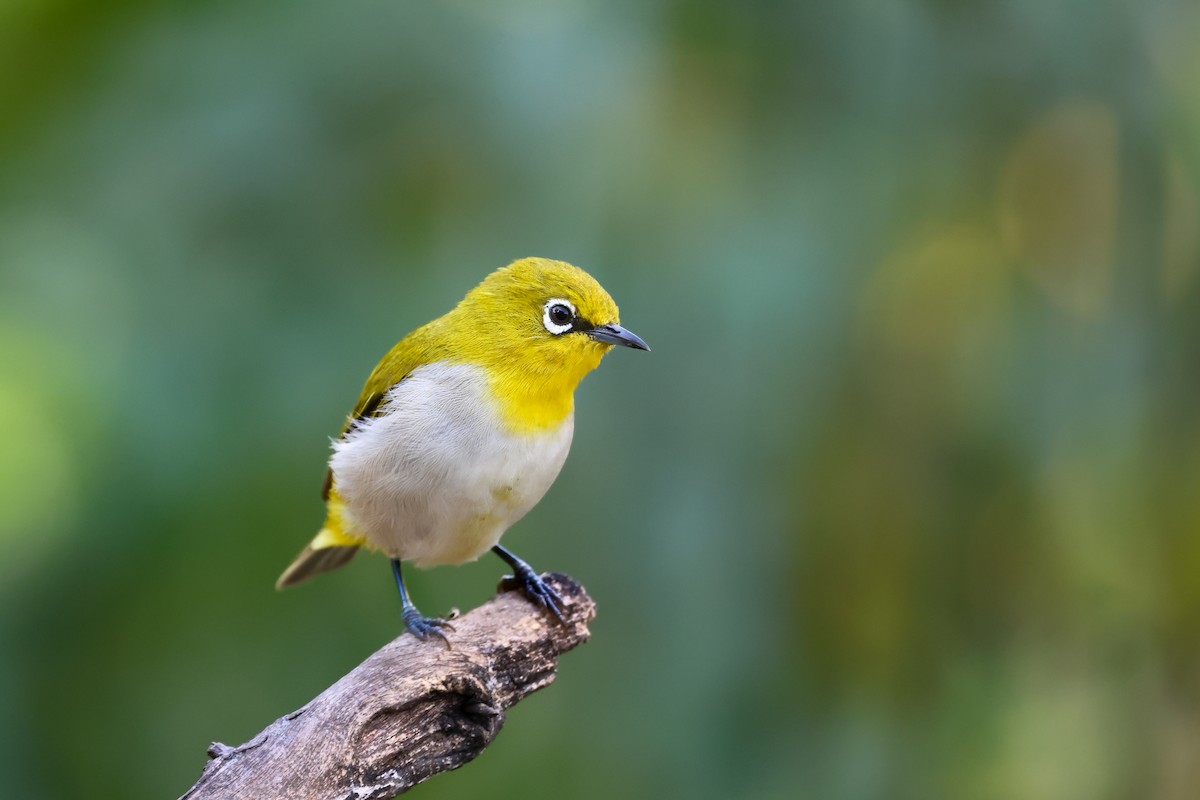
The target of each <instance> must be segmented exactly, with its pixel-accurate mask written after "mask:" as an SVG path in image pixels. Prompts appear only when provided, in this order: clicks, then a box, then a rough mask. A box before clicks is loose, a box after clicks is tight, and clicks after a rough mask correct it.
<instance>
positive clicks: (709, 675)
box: [0, 0, 1200, 800]
mask: <svg viewBox="0 0 1200 800" xmlns="http://www.w3.org/2000/svg"><path fill="white" fill-rule="evenodd" d="M1198 41H1200V6H1197V4H1196V3H1194V2H1188V0H1177V1H1176V0H1136V1H1135V0H1128V1H1127V2H1116V1H1115V0H1114V1H1106V0H1101V1H1100V2H1096V1H1095V0H1086V1H1085V0H1074V1H1064V2H1047V1H1046V0H1015V1H1014V0H1009V1H1007V2H1001V0H983V1H982V2H974V3H970V2H965V1H964V2H956V1H955V0H923V1H920V0H905V1H903V2H901V1H899V0H896V1H893V2H885V1H884V0H875V1H872V2H868V0H825V1H824V2H808V3H787V2H740V3H732V2H715V1H711V0H710V1H709V2H671V0H609V1H608V2H600V1H599V0H594V1H591V2H588V1H585V0H566V1H564V2H557V3H553V4H551V3H538V2H532V0H512V1H507V0H506V1H503V2H488V3H484V2H469V1H468V0H460V1H459V2H444V3H436V4H430V3H417V2H396V1H395V0H392V1H391V2H387V1H385V0H373V1H372V2H344V3H328V2H297V1H296V0H292V1H290V2H283V0H274V1H273V2H260V3H235V2H228V0H225V1H220V2H205V3H174V4H171V3H150V2H142V1H141V0H125V1H124V2H112V3H93V2H83V0H42V1H41V2H37V1H36V0H27V1H25V2H22V1H21V0H15V1H10V2H5V3H2V4H0V315H2V316H0V331H2V335H0V366H2V369H0V426H2V427H0V430H2V431H3V442H4V443H3V447H2V448H0V721H2V722H0V724H2V726H3V727H2V729H0V737H2V738H3V740H4V742H5V745H4V747H3V748H0V794H2V795H3V796H4V797H22V798H59V797H123V798H162V797H175V796H177V795H178V794H180V793H182V792H183V791H184V790H185V789H187V787H188V786H189V785H190V784H191V783H192V781H193V780H194V779H195V778H196V777H197V776H198V775H199V772H200V769H201V766H202V765H203V763H204V760H205V758H204V749H205V747H206V746H207V744H208V743H209V742H210V741H211V740H214V739H216V740H220V741H224V742H228V743H238V742H241V741H244V740H246V739H247V738H249V737H251V736H252V735H253V734H255V733H256V732H257V731H258V730H259V729H260V728H261V727H263V726H264V725H265V724H266V723H268V722H270V721H271V720H273V719H275V718H276V717H277V716H279V715H281V714H283V713H285V712H288V711H290V710H292V709H294V708H296V707H298V706H299V705H301V704H302V703H304V702H306V701H307V700H308V699H309V698H310V697H311V696H312V695H314V694H315V693H316V692H318V691H320V690H321V689H323V688H324V687H326V686H327V685H328V684H330V683H331V682H333V680H335V679H336V678H337V677H339V676H340V675H342V674H343V673H344V672H345V671H347V670H348V669H349V668H351V667H352V666H353V665H354V664H356V663H357V662H359V661H360V660H361V659H363V658H364V657H365V656H366V655H368V654H369V653H370V652H372V651H373V650H374V649H375V648H377V647H378V646H380V645H382V644H383V643H384V642H386V641H387V640H389V639H390V638H391V637H393V636H394V635H396V634H397V633H398V632H399V630H400V620H399V614H398V607H397V600H396V597H395V589H394V587H393V585H392V582H391V576H390V574H389V571H388V568H387V565H386V562H385V561H384V560H383V559H381V558H378V557H373V558H360V559H358V560H357V561H356V562H355V563H353V564H352V565H351V566H350V567H349V568H347V569H345V570H343V571H341V572H339V573H336V574H332V575H329V576H327V577H324V578H322V579H321V580H319V581H316V582H314V583H312V584H309V585H306V586H304V587H301V588H299V589H297V590H293V591H289V592H286V593H277V592H276V591H275V590H274V589H273V588H272V584H273V581H274V580H275V578H276V576H277V575H278V574H279V572H280V571H281V570H282V568H283V567H284V566H285V565H286V564H287V563H288V561H289V559H290V558H291V557H292V556H293V555H294V554H295V552H296V551H297V550H298V549H299V548H300V547H301V546H302V545H303V543H304V542H305V541H306V540H307V539H308V538H309V536H310V535H311V534H312V533H313V532H314V531H315V530H316V528H317V526H318V524H319V522H320V520H321V514H322V510H321V503H320V497H319V489H320V485H321V479H322V476H323V472H324V463H325V459H326V454H327V452H328V439H329V437H330V436H331V435H333V434H335V433H336V432H337V430H338V429H339V426H340V424H341V422H342V420H343V417H344V415H345V413H346V412H347V411H348V410H349V408H350V406H351V405H352V404H353V402H354V400H355V398H356V397H357V392H358V390H359V387H360V386H361V384H362V381H363V380H364V379H365V377H366V375H367V373H368V372H369V371H370V369H371V367H372V366H373V365H374V363H375V361H376V360H377V359H378V358H379V356H380V355H382V354H383V352H384V351H386V349H387V348H388V347H389V346H390V345H391V344H392V343H393V342H394V341H395V340H396V339H398V338H399V337H400V336H402V335H403V334H404V333H406V332H407V331H408V330H410V329H411V328H413V327H415V326H416V325H418V324H420V323H423V322H425V321H426V320H427V319H429V318H431V317H433V316H436V315H438V314H440V313H442V312H444V311H445V310H448V309H449V308H450V306H451V305H452V304H453V303H454V302H456V301H457V300H458V299H459V298H460V297H461V296H462V294H463V293H464V292H465V291H466V290H467V289H468V288H470V287H471V286H473V285H474V284H475V283H476V282H477V281H478V280H479V279H481V278H482V277H483V275H484V274H486V273H487V272H488V271H490V270H491V269H493V268H495V267H497V266H500V265H502V264H504V263H506V262H507V261H509V260H511V259H513V258H515V257H519V256H525V255H544V256H550V257H555V258H562V259H566V260H569V261H572V262H575V263H578V264H580V265H582V266H584V267H585V268H587V269H588V270H590V271H591V272H592V273H593V274H594V275H596V276H597V277H598V278H599V280H600V281H601V282H602V283H603V284H604V285H605V286H606V287H607V288H608V289H609V290H610V291H611V293H612V294H613V295H614V296H615V297H616V299H617V301H618V302H619V303H620V304H621V309H622V321H623V322H624V323H626V324H627V325H628V326H629V327H630V328H631V329H633V330H635V331H637V332H638V333H639V334H641V335H642V336H644V337H645V338H646V339H647V340H648V341H649V342H650V343H651V345H653V347H654V352H653V353H651V354H642V353H630V352H619V353H614V354H612V355H610V356H609V358H608V359H606V363H605V364H604V365H603V366H602V368H601V369H600V370H599V371H598V372H597V373H596V374H595V375H593V376H591V377H589V378H588V379H587V380H586V381H585V382H584V384H583V386H582V387H581V390H580V392H579V395H578V397H577V426H576V439H575V446H574V452H573V454H572V456H571V458H570V459H569V460H568V463H567V466H566V468H565V470H564V471H563V474H562V476H561V477H560V479H559V481H558V483H557V484H556V485H555V487H554V489H553V490H552V491H551V492H550V494H549V496H548V497H547V498H546V500H545V501H544V502H543V503H542V504H541V505H540V506H539V507H538V508H537V509H535V511H534V512H533V513H531V514H530V516H529V517H528V518H526V520H525V521H523V522H522V523H521V524H520V525H518V526H517V527H516V528H515V529H514V530H512V531H511V532H510V533H509V535H508V536H507V537H506V539H505V542H506V543H507V544H509V545H511V546H512V547H513V548H514V549H515V550H516V551H517V552H518V553H520V554H522V555H523V556H524V557H525V558H527V559H529V560H530V561H531V562H532V563H533V564H534V565H535V566H536V567H538V568H540V569H545V570H560V571H565V572H568V573H570V574H572V575H574V576H575V577H576V578H578V579H579V580H581V581H582V582H583V583H584V584H585V585H586V586H587V587H588V588H589V590H590V591H591V592H592V594H593V595H594V596H595V598H596V599H597V601H598V603H599V608H600V613H599V617H598V618H597V620H596V621H595V624H594V626H593V634H594V635H593V640H592V641H591V642H590V643H589V644H588V645H587V646H586V647H584V648H582V649H581V650H579V651H577V652H575V653H572V654H570V655H569V656H568V657H566V658H565V659H564V661H563V664H562V670H561V673H560V677H559V680H558V682H557V683H556V684H555V685H554V686H553V687H552V688H550V689H548V690H546V691H545V692H542V693H540V694H538V695H535V696H533V697H531V698H529V699H528V700H527V701H526V702H523V703H522V704H521V705H519V706H518V707H516V708H515V709H514V710H513V711H512V712H511V714H510V715H509V718H508V722H507V724H506V727H505V729H504V731H503V732H502V733H501V735H500V736H499V738H498V740H497V741H496V742H495V744H494V745H493V746H492V747H491V748H489V749H488V750H487V751H486V752H485V753H484V755H483V756H482V757H481V758H480V759H478V760H477V761H476V762H474V763H472V764H470V765H469V766H468V767H466V768H465V769H463V770H461V771H459V772H456V773H453V774H450V775H443V776H439V777H436V778H434V779H433V780H431V781H430V782H429V783H428V784H426V785H424V786H423V787H421V788H419V789H418V790H417V791H418V792H419V794H420V795H421V796H422V797H426V798H437V797H469V796H480V795H483V794H484V793H485V792H486V793H487V796H493V797H507V796H515V795H517V794H518V793H520V795H521V796H526V797H539V796H545V795H549V794H550V793H551V792H555V793H557V794H558V795H559V796H563V797H573V798H585V799H586V798H608V797H639V798H641V797H645V798H650V797H663V796H666V797H696V798H725V797H738V798H794V797H812V798H823V799H824V798H830V799H832V800H838V799H840V798H847V799H849V798H853V799H855V800H857V799H858V798H880V799H881V800H882V799H883V798H934V797H938V798H1023V799H1028V798H1035V799H1036V798H1047V800H1061V799H1066V800H1070V799H1071V798H1193V797H1196V796H1197V795H1198V793H1200V535H1198V534H1200V414H1198V413H1197V411H1198V403H1200V314H1198V313H1197V312H1198V311H1200V276H1198V274H1197V273H1198V272H1200V270H1198V267H1200V47H1198V46H1197V42H1198ZM502 567H503V565H502V564H501V563H500V562H499V561H498V560H497V559H493V558H486V559H484V560H483V561H482V562H479V563H476V564H472V565H469V566H466V567H462V568H457V569H449V568H446V569H437V570H432V571H429V572H423V573H414V575H413V577H412V589H413V591H414V593H415V595H416V598H417V600H418V603H419V604H420V605H421V607H422V608H423V609H425V610H427V611H428V612H431V613H438V612H445V611H447V610H448V609H450V608H451V607H452V606H457V607H459V608H463V609H466V608H470V607H472V606H474V605H476V604H478V603H480V602H482V601H483V600H484V599H486V598H487V597H489V596H490V595H491V593H492V591H493V587H494V585H495V582H496V580H497V578H498V576H499V575H500V574H501V573H502V572H503V569H502Z"/></svg>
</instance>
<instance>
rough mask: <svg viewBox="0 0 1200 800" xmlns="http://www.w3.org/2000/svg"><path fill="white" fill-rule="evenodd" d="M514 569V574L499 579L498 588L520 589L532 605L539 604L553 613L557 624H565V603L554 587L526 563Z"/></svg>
mask: <svg viewBox="0 0 1200 800" xmlns="http://www.w3.org/2000/svg"><path fill="white" fill-rule="evenodd" d="M514 571H515V572H516V575H505V576H504V577H503V578H502V579H501V581H500V589H501V590H502V591H510V590H512V589H518V590H520V592H521V594H523V595H525V597H527V598H528V599H529V601H530V602H532V603H533V604H534V605H536V606H541V607H542V608H544V609H546V610H547V611H549V612H550V613H551V614H553V615H554V618H555V619H557V620H558V622H559V624H561V625H565V624H567V623H566V620H565V619H563V606H564V605H565V603H563V599H562V598H561V597H560V596H559V594H558V592H556V591H554V587H553V586H551V585H550V584H549V583H547V582H546V581H544V580H542V578H541V576H540V575H538V574H537V573H536V572H534V571H533V569H531V568H530V567H529V566H528V565H525V568H524V569H521V568H520V567H519V566H518V567H515V568H514Z"/></svg>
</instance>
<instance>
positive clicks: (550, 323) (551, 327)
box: [542, 297, 575, 336]
mask: <svg viewBox="0 0 1200 800" xmlns="http://www.w3.org/2000/svg"><path fill="white" fill-rule="evenodd" d="M555 306H563V307H565V308H568V309H570V311H571V319H570V320H568V321H567V322H566V323H564V324H559V323H557V322H555V321H554V320H552V319H550V309H552V308H554V307H555ZM574 322H575V304H574V303H572V302H571V301H570V300H563V299H561V298H558V297H552V298H550V299H549V300H547V301H546V305H545V307H543V308H542V324H543V325H545V326H546V330H548V331H550V332H551V333H553V334H554V335H555V336H558V335H559V334H560V333H566V332H567V331H569V330H571V325H572V324H573V323H574Z"/></svg>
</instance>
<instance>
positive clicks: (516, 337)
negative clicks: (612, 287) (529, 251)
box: [453, 258, 650, 378]
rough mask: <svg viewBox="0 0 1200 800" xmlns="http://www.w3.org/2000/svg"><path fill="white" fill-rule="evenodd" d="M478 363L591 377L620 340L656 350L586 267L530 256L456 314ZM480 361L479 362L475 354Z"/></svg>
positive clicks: (504, 270) (476, 292)
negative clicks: (628, 326)
mask: <svg viewBox="0 0 1200 800" xmlns="http://www.w3.org/2000/svg"><path fill="white" fill-rule="evenodd" d="M453 314H454V316H455V317H457V318H458V319H457V322H458V323H459V325H461V326H462V327H461V328H460V329H463V330H466V329H470V330H471V331H472V337H471V338H472V340H473V342H474V345H475V346H474V347H473V348H472V349H474V350H476V353H474V354H473V355H475V356H476V358H477V359H478V361H479V362H483V363H488V362H490V364H491V365H493V366H500V365H504V364H514V361H515V366H520V367H522V368H525V369H529V370H531V371H534V372H540V371H543V370H544V369H549V368H555V369H567V370H568V371H570V372H578V374H579V377H580V378H582V377H583V375H585V374H587V373H588V372H589V371H591V370H592V369H595V367H596V365H598V364H599V363H600V359H601V358H602V357H603V356H604V354H605V353H606V352H608V351H609V350H610V349H611V348H612V346H613V345H622V346H625V347H632V348H635V349H638V350H649V349H650V348H649V347H648V346H647V345H646V343H645V342H644V341H642V339H641V338H640V337H638V336H636V335H635V334H633V333H632V332H630V331H627V330H625V329H624V328H622V327H621V325H620V315H619V313H618V311H617V304H616V303H615V302H613V299H612V297H610V296H609V294H608V292H606V291H604V288H603V287H601V286H600V284H599V283H597V282H596V279H595V278H593V277H592V276H591V275H589V274H587V273H586V272H584V271H583V270H581V269H580V268H579V267H576V266H572V265H571V264H568V263H566V262H564V261H551V260H550V259H546V258H523V259H521V260H519V261H514V262H513V263H511V264H509V265H508V266H507V267H501V268H500V269H498V270H496V271H495V272H493V273H492V274H491V275H488V276H487V278H485V279H484V280H483V282H482V283H480V284H479V285H478V286H476V287H475V288H474V289H472V290H471V291H470V292H468V293H467V296H466V297H465V298H463V301H462V302H461V303H459V305H458V308H456V309H455V310H454V312H453ZM472 360H475V359H472Z"/></svg>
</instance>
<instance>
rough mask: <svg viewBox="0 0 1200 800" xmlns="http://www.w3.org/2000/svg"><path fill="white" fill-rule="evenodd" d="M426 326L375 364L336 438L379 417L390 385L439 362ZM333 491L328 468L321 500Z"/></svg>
mask: <svg viewBox="0 0 1200 800" xmlns="http://www.w3.org/2000/svg"><path fill="white" fill-rule="evenodd" d="M428 327H429V326H426V327H425V328H419V329H417V330H416V331H414V332H413V333H411V334H409V335H408V336H406V337H405V338H404V339H403V340H401V341H400V342H399V343H398V344H396V346H395V347H393V348H392V349H391V350H390V351H388V354H387V355H385V356H384V357H383V359H382V360H381V361H380V362H379V364H378V365H376V367H375V369H374V370H373V371H372V372H371V376H370V377H369V378H367V383H366V385H364V386H363V390H362V394H361V395H359V397H358V403H356V404H355V406H354V410H353V411H351V412H350V416H348V417H346V424H345V425H343V426H342V432H341V433H340V434H338V438H339V439H340V438H342V437H344V436H345V435H346V432H347V431H349V430H350V428H351V427H353V426H354V423H356V422H358V421H359V420H360V419H366V418H367V417H373V416H375V415H376V414H378V413H379V411H380V408H379V407H380V404H381V403H383V399H384V398H385V397H387V394H388V392H389V391H391V389H392V387H393V386H395V385H396V384H398V383H400V381H402V380H404V379H405V378H407V377H408V376H409V374H410V373H412V371H413V370H414V369H416V368H417V367H418V366H420V365H421V364H423V363H429V362H432V361H436V360H438V357H440V356H441V353H439V352H438V348H436V347H432V346H430V344H429V341H428V339H429V337H427V336H425V335H423V334H425V332H426V329H427V328H428ZM332 489H333V469H332V468H327V469H326V470H325V483H324V485H323V486H322V487H321V498H322V499H324V500H328V499H329V492H330V491H331V490H332Z"/></svg>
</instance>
